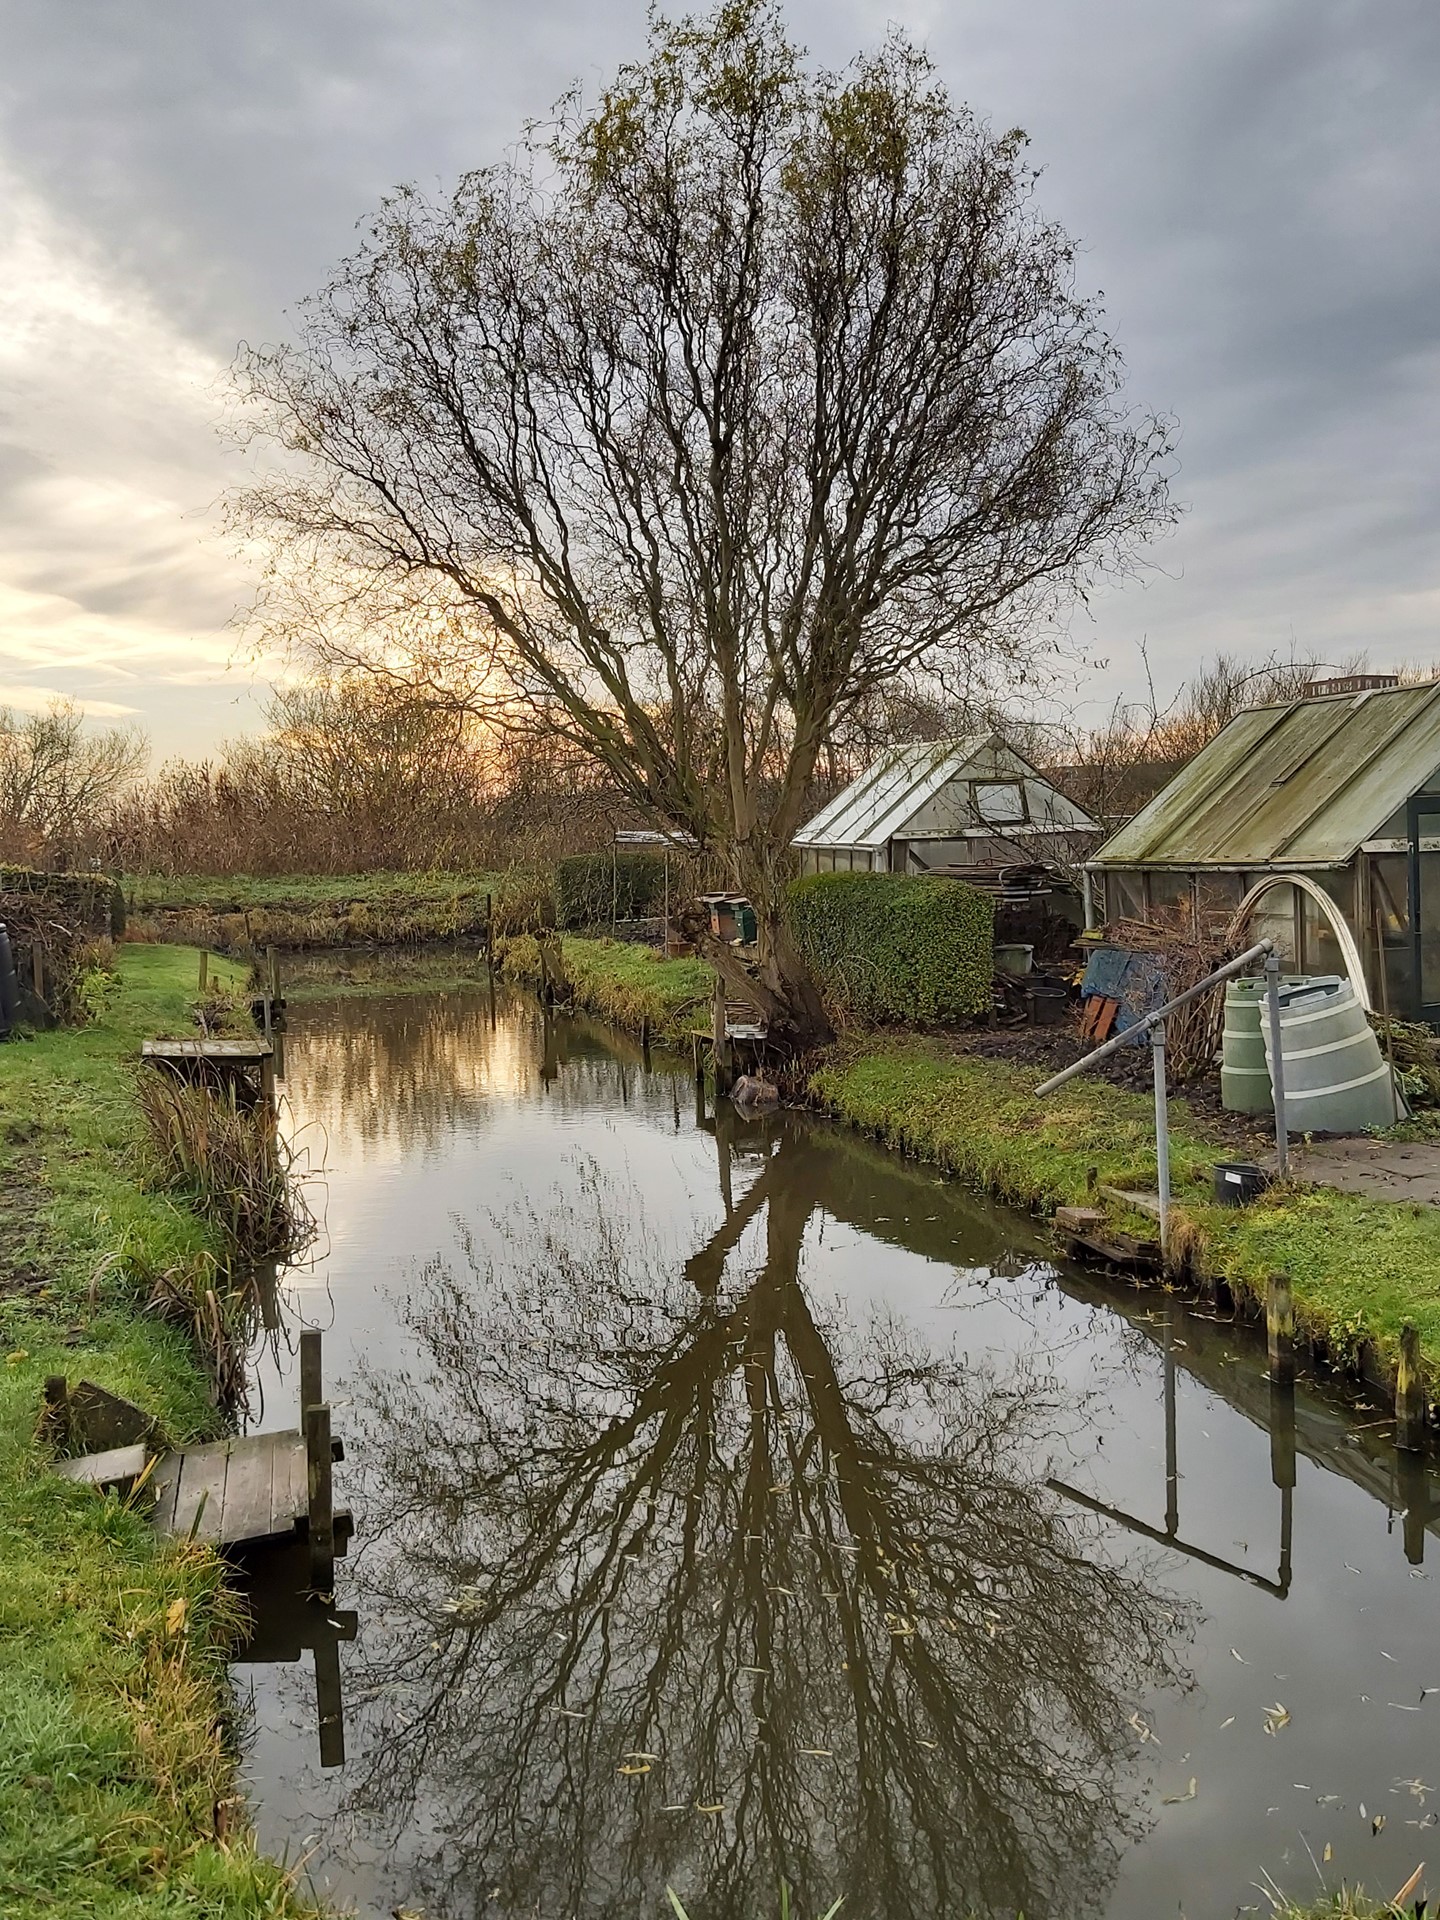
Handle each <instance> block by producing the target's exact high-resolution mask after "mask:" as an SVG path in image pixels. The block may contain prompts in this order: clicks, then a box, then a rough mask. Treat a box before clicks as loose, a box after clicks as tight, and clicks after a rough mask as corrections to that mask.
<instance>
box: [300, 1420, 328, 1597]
mask: <svg viewBox="0 0 1440 1920" xmlns="http://www.w3.org/2000/svg"><path fill="white" fill-rule="evenodd" d="M305 1468H306V1477H307V1480H308V1489H307V1490H308V1493H309V1516H310V1585H311V1587H312V1588H313V1589H314V1591H315V1592H316V1593H323V1594H326V1595H329V1594H330V1593H331V1592H333V1590H334V1587H335V1501H334V1486H333V1473H334V1456H333V1454H332V1453H331V1450H330V1409H329V1407H327V1406H326V1405H325V1404H324V1403H323V1402H322V1403H321V1404H320V1405H319V1406H318V1407H307V1408H306V1409H305Z"/></svg>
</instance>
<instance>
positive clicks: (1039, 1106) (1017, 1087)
mask: <svg viewBox="0 0 1440 1920" xmlns="http://www.w3.org/2000/svg"><path fill="white" fill-rule="evenodd" d="M1037 1078H1038V1073H1037V1071H1036V1070H1035V1069H1034V1068H1026V1067H1024V1066H1021V1065H1018V1064H1016V1063H1014V1062H1010V1061H1005V1060H994V1059H988V1058H982V1057H980V1056H978V1055H968V1056H967V1055H956V1054H954V1053H951V1052H948V1051H943V1050H942V1049H941V1048H940V1047H939V1046H937V1045H936V1044H935V1043H933V1042H927V1041H925V1040H923V1039H901V1038H897V1037H895V1036H893V1035H887V1036H885V1038H884V1039H883V1041H882V1040H878V1039H873V1038H872V1039H870V1040H868V1041H858V1042H851V1043H847V1044H845V1045H842V1046H840V1047H838V1048H836V1049H835V1050H833V1052H832V1053H831V1054H830V1055H829V1056H828V1057H827V1058H826V1059H825V1060H824V1061H823V1062H822V1063H821V1064H820V1065H819V1066H818V1068H817V1070H816V1072H815V1073H814V1075H813V1076H812V1079H811V1082H810V1086H811V1091H812V1093H813V1095H814V1096H815V1097H816V1098H817V1099H818V1100H819V1101H820V1102H821V1103H822V1104H823V1105H825V1106H826V1107H828V1108H830V1109H831V1110H832V1111H833V1112H835V1113H836V1114H838V1115H839V1116H840V1117H841V1118H842V1119H845V1120H849V1121H851V1122H852V1123H853V1124H855V1125H857V1126H860V1127H863V1128H864V1129H865V1130H866V1131H867V1132H869V1133H872V1134H875V1135H877V1136H878V1137H879V1138H880V1139H882V1140H884V1141H886V1142H887V1143H888V1144H889V1145H891V1146H893V1147H896V1148H898V1149H899V1150H900V1151H902V1152H905V1153H911V1154H915V1155H917V1156H919V1157H920V1158H923V1159H926V1160H932V1161H935V1162H937V1163H938V1164H939V1165H941V1166H943V1167H945V1168H946V1169H947V1170H948V1171H950V1172H952V1173H955V1174H958V1175H959V1176H960V1177H962V1178H963V1179H966V1180H969V1181H971V1182H973V1183H974V1184H976V1185H978V1186H981V1187H984V1188H986V1189H987V1190H988V1191H990V1192H991V1193H994V1194H995V1195H997V1196H998V1197H999V1198H1001V1199H1004V1200H1008V1201H1012V1202H1014V1203H1015V1204H1017V1205H1020V1206H1025V1207H1030V1208H1033V1209H1037V1210H1040V1211H1048V1210H1049V1209H1050V1208H1052V1207H1054V1206H1057V1205H1066V1204H1069V1205H1084V1204H1088V1203H1089V1202H1090V1201H1091V1198H1092V1196H1091V1192H1090V1175H1091V1174H1092V1173H1093V1176H1094V1178H1095V1180H1096V1181H1097V1182H1098V1183H1099V1184H1101V1185H1106V1186H1116V1187H1127V1188H1134V1187H1142V1188H1150V1189H1153V1188H1154V1185H1155V1144H1154V1110H1153V1106H1152V1103H1151V1100H1150V1098H1149V1096H1148V1095H1146V1094H1136V1093H1127V1092H1125V1091H1123V1090H1122V1089H1120V1088H1118V1087H1113V1086H1110V1085H1108V1084H1107V1083H1105V1082H1102V1081H1097V1080H1093V1079H1085V1078H1083V1077H1082V1078H1081V1079H1078V1080H1073V1081H1071V1082H1070V1083H1069V1085H1068V1086H1065V1087H1063V1088H1061V1089H1060V1090H1059V1091H1058V1092H1057V1093H1055V1094H1053V1095H1051V1096H1050V1097H1049V1098H1047V1099H1046V1100H1043V1101H1038V1100H1036V1098H1035V1095H1034V1087H1035V1082H1036V1079H1037ZM1171 1112H1172V1122H1171V1124H1172V1134H1171V1149H1172V1154H1171V1180H1172V1190H1173V1193H1174V1198H1175V1202H1176V1208H1177V1216H1176V1217H1177V1222H1178V1225H1179V1231H1178V1233H1177V1244H1181V1245H1187V1246H1188V1247H1189V1248H1190V1249H1191V1257H1192V1259H1193V1260H1194V1262H1195V1264H1196V1266H1197V1268H1198V1269H1199V1270H1200V1271H1202V1272H1205V1273H1208V1274H1215V1275H1223V1276H1224V1277H1225V1278H1226V1279H1227V1280H1228V1281H1229V1282H1230V1285H1231V1287H1232V1288H1233V1289H1234V1290H1235V1291H1237V1292H1238V1293H1239V1294H1241V1295H1242V1296H1249V1297H1251V1298H1253V1299H1259V1298H1261V1297H1263V1292H1264V1286H1265V1281H1266V1278H1267V1276H1268V1275H1269V1274H1271V1273H1273V1272H1276V1271H1277V1270H1283V1271H1285V1272H1288V1273H1289V1274H1290V1275H1291V1277H1292V1279H1293V1281H1294V1283H1295V1304H1296V1313H1297V1316H1298V1318H1299V1320H1300V1322H1301V1324H1302V1325H1303V1326H1304V1327H1305V1328H1306V1329H1307V1330H1308V1331H1310V1332H1312V1333H1315V1334H1318V1335H1321V1336H1323V1337H1324V1338H1325V1339H1326V1340H1327V1341H1328V1342H1329V1343H1330V1345H1331V1346H1332V1348H1333V1349H1334V1350H1336V1351H1337V1352H1342V1353H1343V1352H1348V1351H1351V1350H1353V1349H1354V1348H1355V1347H1356V1346H1357V1344H1358V1343H1359V1342H1360V1341H1361V1340H1362V1339H1366V1340H1370V1341H1372V1342H1373V1343H1374V1345H1375V1347H1376V1349H1377V1351H1378V1352H1379V1354H1380V1355H1381V1356H1382V1358H1385V1359H1387V1360H1389V1359H1393V1358H1394V1356H1395V1354H1396V1353H1397V1351H1398V1346H1399V1338H1400V1329H1401V1326H1402V1324H1403V1323H1404V1322H1405V1321H1406V1320H1413V1321H1414V1322H1415V1324H1416V1326H1417V1327H1418V1328H1419V1330H1420V1337H1421V1347H1422V1352H1423V1354H1424V1356H1425V1361H1426V1365H1427V1369H1428V1371H1429V1372H1430V1374H1431V1377H1432V1382H1433V1381H1435V1380H1440V1210H1437V1209H1435V1208H1423V1207H1418V1206H1408V1205H1404V1204H1396V1203H1394V1202H1387V1201H1376V1200H1368V1199H1365V1198H1363V1197H1362V1196H1360V1195H1357V1194H1346V1193H1337V1192H1335V1191H1334V1190H1332V1189H1328V1188H1317V1189H1313V1190H1303V1189H1293V1188H1292V1189H1287V1188H1276V1189H1273V1190H1272V1192H1271V1193H1270V1194H1268V1195H1266V1196H1265V1197H1264V1198H1263V1199H1262V1200H1260V1201H1259V1202H1257V1203H1256V1204H1255V1205H1253V1206H1250V1207H1246V1208H1243V1209H1231V1208H1226V1207H1218V1206H1216V1205H1215V1204H1214V1201H1213V1198H1212V1177H1213V1169H1214V1164H1215V1162H1216V1160H1218V1159H1226V1158H1229V1157H1230V1155H1229V1152H1228V1150H1227V1149H1226V1148H1225V1147H1223V1146H1222V1145H1221V1144H1220V1143H1218V1142H1217V1141H1215V1140H1214V1139H1212V1138H1207V1136H1206V1133H1205V1131H1204V1128H1203V1126H1201V1125H1200V1124H1198V1123H1197V1122H1196V1121H1195V1119H1194V1118H1193V1116H1192V1115H1191V1114H1190V1113H1189V1111H1188V1109H1187V1108H1186V1107H1185V1104H1184V1102H1183V1101H1181V1100H1176V1101H1174V1102H1173V1103H1172V1110H1171ZM1127 1224H1129V1225H1132V1226H1133V1225H1135V1221H1134V1219H1133V1218H1132V1219H1131V1220H1130V1221H1129V1222H1127ZM1153 1230H1154V1229H1153V1224H1152V1225H1151V1227H1150V1231H1152V1232H1153Z"/></svg>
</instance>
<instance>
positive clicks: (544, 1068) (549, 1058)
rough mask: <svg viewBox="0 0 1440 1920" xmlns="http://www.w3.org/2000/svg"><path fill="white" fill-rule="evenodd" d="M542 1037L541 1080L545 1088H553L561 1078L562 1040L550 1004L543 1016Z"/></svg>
mask: <svg viewBox="0 0 1440 1920" xmlns="http://www.w3.org/2000/svg"><path fill="white" fill-rule="evenodd" d="M540 1036H541V1045H540V1078H541V1081H542V1082H543V1083H544V1085H545V1086H547V1087H552V1086H554V1084H555V1082H556V1081H557V1080H558V1079H559V1077H560V1039H559V1035H558V1034H557V1033H556V1031H555V1020H554V1016H553V1015H552V1013H551V1011H550V1007H549V1004H548V1002H547V1003H545V1005H544V1009H543V1012H542V1014H541V1019H540Z"/></svg>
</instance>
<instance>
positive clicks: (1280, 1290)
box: [1265, 1273, 1295, 1387]
mask: <svg viewBox="0 0 1440 1920" xmlns="http://www.w3.org/2000/svg"><path fill="white" fill-rule="evenodd" d="M1265 1345H1266V1349H1267V1351H1268V1353H1269V1357H1270V1379H1271V1381H1272V1383H1273V1384H1274V1385H1275V1386H1277V1387H1290V1386H1293V1385H1294V1384H1295V1301H1294V1298H1293V1296H1292V1294H1291V1291H1290V1276H1289V1274H1288V1273H1272V1274H1271V1276H1270V1278H1269V1279H1268V1280H1267V1281H1266V1282H1265Z"/></svg>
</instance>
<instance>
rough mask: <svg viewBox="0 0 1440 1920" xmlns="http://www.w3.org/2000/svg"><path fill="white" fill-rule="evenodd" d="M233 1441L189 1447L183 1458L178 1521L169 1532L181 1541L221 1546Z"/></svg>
mask: <svg viewBox="0 0 1440 1920" xmlns="http://www.w3.org/2000/svg"><path fill="white" fill-rule="evenodd" d="M233 1445H234V1442H233V1441H231V1440H217V1441H215V1442H213V1443H212V1444H211V1445H210V1446H208V1447H189V1448H187V1449H186V1452H185V1453H184V1455H183V1456H182V1458H183V1462H184V1464H183V1467H182V1469H181V1474H180V1485H179V1489H178V1490H177V1492H176V1495H175V1517H174V1519H173V1521H172V1522H171V1525H170V1528H169V1531H170V1532H171V1533H173V1534H174V1535H175V1536H176V1538H177V1539H180V1540H188V1539H191V1538H192V1537H193V1538H194V1539H196V1540H205V1541H208V1542H209V1543H210V1544H211V1545H212V1546H217V1545H219V1543H220V1539H221V1534H220V1517H221V1515H222V1514H223V1512H224V1511H225V1481H226V1477H227V1475H228V1473H229V1470H230V1449H231V1447H232V1446H233Z"/></svg>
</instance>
